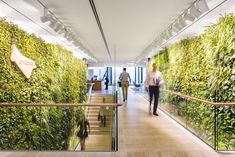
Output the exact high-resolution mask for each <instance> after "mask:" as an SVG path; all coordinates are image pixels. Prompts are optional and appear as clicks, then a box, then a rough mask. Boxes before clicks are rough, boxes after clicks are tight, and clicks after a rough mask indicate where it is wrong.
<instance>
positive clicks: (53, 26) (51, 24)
mask: <svg viewBox="0 0 235 157" xmlns="http://www.w3.org/2000/svg"><path fill="white" fill-rule="evenodd" d="M56 25H57V21H56V20H55V19H54V18H51V20H50V24H49V26H50V27H51V28H52V29H54V28H55V26H56Z"/></svg>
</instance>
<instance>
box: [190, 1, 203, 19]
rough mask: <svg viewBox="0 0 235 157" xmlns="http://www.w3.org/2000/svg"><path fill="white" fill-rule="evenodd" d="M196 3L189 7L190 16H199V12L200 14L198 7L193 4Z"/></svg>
mask: <svg viewBox="0 0 235 157" xmlns="http://www.w3.org/2000/svg"><path fill="white" fill-rule="evenodd" d="M195 5H196V4H194V5H193V6H192V7H191V8H190V14H191V15H192V16H195V17H197V18H198V17H199V16H201V14H202V12H200V11H199V10H198V8H197V7H196V6H195Z"/></svg>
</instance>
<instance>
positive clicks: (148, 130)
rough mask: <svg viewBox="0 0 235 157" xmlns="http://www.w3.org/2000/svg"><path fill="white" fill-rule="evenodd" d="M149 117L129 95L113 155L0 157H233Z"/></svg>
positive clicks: (5, 156) (0, 156)
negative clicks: (117, 143) (116, 149)
mask: <svg viewBox="0 0 235 157" xmlns="http://www.w3.org/2000/svg"><path fill="white" fill-rule="evenodd" d="M158 113H159V116H158V117H156V116H153V115H149V113H148V102H147V101H146V99H144V98H143V97H142V96H140V95H138V94H136V93H134V92H131V90H130V92H129V98H128V101H127V104H125V105H124V106H122V107H120V108H119V150H118V151H117V152H66V151H61V152H60V151H56V152H39V151H33V152H0V157H31V156H32V157H33V156H34V157H49V156H50V157H109V156H110V157H220V156H221V157H235V152H234V153H217V152H215V151H214V150H213V149H211V148H210V147H209V146H207V145H206V144H205V143H203V142H202V141H201V140H199V139H198V138H197V137H195V136H193V135H192V134H191V133H189V132H188V131H187V130H185V129H184V128H182V127H181V126H180V125H179V124H178V123H176V122H174V121H173V120H172V119H170V118H169V117H168V116H166V115H165V114H164V113H162V112H160V111H159V112H158Z"/></svg>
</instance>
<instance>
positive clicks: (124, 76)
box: [119, 68, 131, 102]
mask: <svg viewBox="0 0 235 157" xmlns="http://www.w3.org/2000/svg"><path fill="white" fill-rule="evenodd" d="M128 79H129V81H130V83H131V77H130V75H129V73H128V72H126V68H123V72H122V73H121V74H120V76H119V80H121V85H122V95H123V102H125V101H127V95H128V86H129V82H128Z"/></svg>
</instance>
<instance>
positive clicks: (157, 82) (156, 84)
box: [145, 63, 164, 116]
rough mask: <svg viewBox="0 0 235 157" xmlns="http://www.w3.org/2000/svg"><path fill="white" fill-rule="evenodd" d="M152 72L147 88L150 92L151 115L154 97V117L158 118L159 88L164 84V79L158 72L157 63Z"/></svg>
mask: <svg viewBox="0 0 235 157" xmlns="http://www.w3.org/2000/svg"><path fill="white" fill-rule="evenodd" d="M152 68H153V69H152V71H150V72H149V73H148V75H147V78H146V81H145V87H146V88H147V90H148V92H149V113H150V114H151V103H152V101H153V96H154V106H153V115H155V116H158V114H157V107H158V98H159V88H160V86H161V85H162V84H163V83H164V81H163V79H162V74H161V72H160V71H158V70H157V65H156V63H153V64H152Z"/></svg>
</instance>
